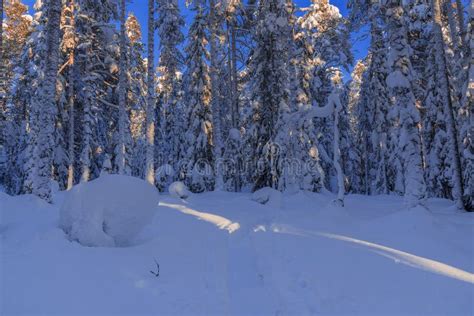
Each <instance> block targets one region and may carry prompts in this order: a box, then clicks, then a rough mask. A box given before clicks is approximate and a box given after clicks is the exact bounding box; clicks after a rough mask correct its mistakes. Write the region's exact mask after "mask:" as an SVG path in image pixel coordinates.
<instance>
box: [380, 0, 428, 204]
mask: <svg viewBox="0 0 474 316" xmlns="http://www.w3.org/2000/svg"><path fill="white" fill-rule="evenodd" d="M386 17H387V21H388V22H387V23H388V24H387V29H388V36H389V44H390V51H389V56H388V63H389V65H390V73H389V75H388V77H387V85H388V88H389V91H390V95H391V97H392V99H393V102H394V103H393V106H394V107H395V108H396V109H397V110H398V113H399V120H400V127H399V138H398V154H399V155H400V160H401V162H402V165H403V181H404V196H405V203H406V204H407V206H408V207H414V206H417V205H418V204H419V203H420V202H421V200H422V199H423V198H424V197H425V183H424V179H423V169H422V168H423V166H422V158H421V141H420V134H419V130H418V127H417V124H418V123H419V122H420V117H419V113H418V110H417V109H416V104H415V95H414V93H413V88H412V83H411V81H412V74H413V70H412V65H411V62H410V58H409V57H410V51H409V45H408V39H407V28H406V26H405V23H404V9H403V7H402V6H401V5H400V2H399V1H397V0H390V1H388V2H387V11H386Z"/></svg>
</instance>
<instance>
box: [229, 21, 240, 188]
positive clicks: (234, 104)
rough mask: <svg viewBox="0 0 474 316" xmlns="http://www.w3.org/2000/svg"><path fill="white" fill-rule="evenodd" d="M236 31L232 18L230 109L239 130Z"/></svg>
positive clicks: (237, 174)
mask: <svg viewBox="0 0 474 316" xmlns="http://www.w3.org/2000/svg"><path fill="white" fill-rule="evenodd" d="M235 32H236V29H235V18H234V17H231V20H230V21H228V22H227V43H228V53H227V54H228V56H227V67H228V72H229V75H228V78H229V88H230V100H229V102H230V108H231V116H232V128H235V129H239V121H240V118H239V95H238V91H237V80H238V78H237V44H236V34H235ZM234 158H235V164H234V166H235V171H234V172H235V175H234V178H235V181H234V190H235V191H236V192H238V191H240V187H241V183H240V165H239V159H238V157H234Z"/></svg>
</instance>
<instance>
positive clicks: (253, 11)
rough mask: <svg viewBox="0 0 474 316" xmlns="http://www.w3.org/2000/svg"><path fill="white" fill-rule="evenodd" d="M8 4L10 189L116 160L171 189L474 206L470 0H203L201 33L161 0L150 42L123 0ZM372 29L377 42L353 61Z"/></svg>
mask: <svg viewBox="0 0 474 316" xmlns="http://www.w3.org/2000/svg"><path fill="white" fill-rule="evenodd" d="M4 1H5V3H4V2H3V1H2V2H1V7H2V19H3V12H5V17H4V19H3V22H2V23H1V25H2V29H1V31H2V37H1V38H2V42H0V47H1V48H0V49H1V51H0V54H1V63H0V67H1V78H0V109H1V116H0V120H1V125H0V132H1V133H0V134H1V138H0V146H1V148H2V150H3V152H4V154H3V157H4V159H3V160H4V161H3V163H2V165H1V175H0V177H1V179H0V181H1V183H3V186H4V187H5V190H6V191H7V192H8V193H9V194H24V193H33V194H36V195H38V196H40V197H41V198H44V199H46V200H48V201H50V200H51V190H52V186H53V187H54V186H55V183H57V184H58V186H59V189H61V190H65V189H70V188H71V187H72V186H73V185H74V184H77V183H79V182H81V181H89V180H91V179H94V178H96V177H98V176H100V174H101V173H103V172H108V173H119V174H125V175H133V176H136V177H141V178H144V179H146V180H147V181H148V182H150V183H153V184H154V185H156V186H157V188H158V189H159V190H161V191H163V190H166V188H167V187H168V185H169V184H170V183H172V182H174V181H183V182H184V183H185V184H186V185H187V186H188V187H189V188H190V189H191V190H192V191H194V192H203V191H209V190H229V191H249V190H257V189H259V188H262V187H273V188H275V189H278V190H281V191H296V190H309V191H315V192H318V191H321V190H324V189H327V190H330V191H333V192H337V193H338V201H339V203H341V204H343V199H344V194H345V193H348V192H351V193H359V194H367V195H375V194H399V195H404V196H405V198H406V203H407V206H416V205H418V204H420V203H422V202H423V200H424V199H425V198H427V197H441V198H448V199H453V200H455V201H456V204H457V206H458V207H459V208H464V209H465V210H468V211H472V210H474V140H473V136H474V100H473V98H474V96H473V90H472V89H473V78H474V73H473V72H474V65H473V63H474V62H473V54H472V51H473V41H474V38H473V23H474V22H473V19H474V17H473V12H472V11H473V8H472V7H471V8H470V13H469V15H466V12H465V10H464V8H463V6H462V2H461V1H460V0H456V1H455V2H452V1H451V0H409V1H400V0H380V1H365V0H350V1H348V7H349V9H350V14H349V16H348V17H342V16H341V14H340V13H339V10H338V9H337V7H335V6H333V5H331V4H330V3H329V2H328V0H312V3H311V4H310V6H309V7H306V8H298V7H296V5H295V4H294V3H293V1H291V0H248V1H240V0H226V1H221V0H193V1H188V3H187V5H188V6H190V8H191V10H192V12H193V21H192V23H191V25H190V26H189V29H187V30H185V29H184V26H185V23H184V18H183V16H182V14H181V12H180V9H179V5H178V1H177V0H149V1H148V11H149V21H148V26H147V28H148V45H147V48H148V51H146V50H145V45H144V43H142V34H141V32H142V30H141V26H140V25H139V23H138V20H137V19H136V17H135V16H134V15H133V14H132V13H130V14H129V15H128V17H127V15H126V1H125V0H100V1H97V0H49V1H41V0H38V1H37V2H36V5H35V7H34V9H35V14H34V16H29V15H28V14H27V11H28V10H27V7H26V6H25V5H23V4H22V3H21V1H20V0H4ZM145 5H146V4H145V3H144V4H143V6H145ZM466 17H468V18H467V19H466ZM361 28H368V29H370V40H371V44H370V48H369V52H368V55H367V57H366V58H364V59H363V60H360V61H357V62H355V61H354V57H353V55H352V47H351V41H350V36H351V33H352V32H357V31H358V30H360V29H361ZM155 33H156V34H155ZM155 35H157V36H158V37H159V40H160V41H159V43H160V44H159V47H158V48H157V51H158V53H159V54H158V56H159V60H158V61H157V67H156V68H155V67H154V66H155V62H154V55H155V48H154V45H153V38H154V36H155ZM350 69H353V73H352V79H351V80H349V81H348V82H344V81H343V73H344V72H348V71H349V70H350ZM51 180H54V181H51Z"/></svg>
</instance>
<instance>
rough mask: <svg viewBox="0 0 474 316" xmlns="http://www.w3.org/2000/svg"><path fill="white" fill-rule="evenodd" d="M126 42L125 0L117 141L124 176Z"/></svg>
mask: <svg viewBox="0 0 474 316" xmlns="http://www.w3.org/2000/svg"><path fill="white" fill-rule="evenodd" d="M126 52H127V40H126V35H125V0H120V61H119V87H118V90H119V91H118V94H119V122H118V129H119V139H118V152H117V161H118V173H119V174H121V175H123V174H125V150H126V148H125V134H126V133H125V128H126V122H125V116H126V109H125V104H126V93H127V91H126V82H127V77H126V76H127V72H126V71H127V70H126V63H127V55H126V54H127V53H126Z"/></svg>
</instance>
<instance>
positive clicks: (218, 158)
mask: <svg viewBox="0 0 474 316" xmlns="http://www.w3.org/2000/svg"><path fill="white" fill-rule="evenodd" d="M209 7H210V8H209V9H210V12H209V14H210V16H209V20H210V21H209V22H210V33H211V34H210V36H211V38H210V44H211V69H210V70H211V95H212V99H211V110H212V122H213V125H214V126H213V133H212V135H213V141H214V170H215V173H216V183H215V190H217V191H220V190H223V189H224V177H223V174H222V166H221V164H222V130H221V113H220V104H219V98H218V97H217V87H218V85H217V80H218V78H217V47H216V45H217V43H216V42H217V34H216V33H217V29H216V28H217V25H216V24H217V17H216V3H215V1H214V0H210V1H209Z"/></svg>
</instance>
